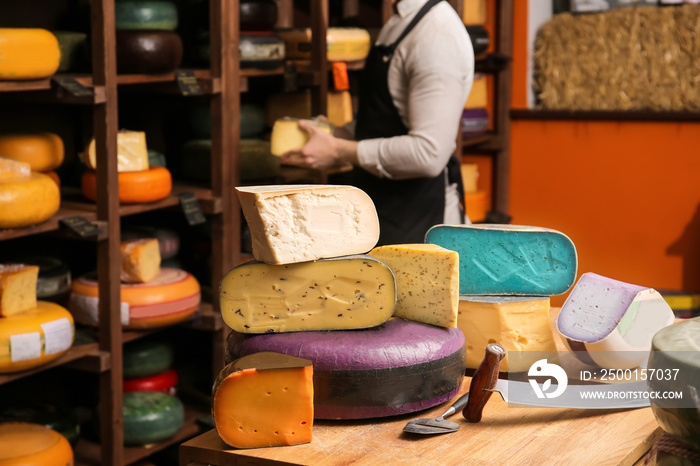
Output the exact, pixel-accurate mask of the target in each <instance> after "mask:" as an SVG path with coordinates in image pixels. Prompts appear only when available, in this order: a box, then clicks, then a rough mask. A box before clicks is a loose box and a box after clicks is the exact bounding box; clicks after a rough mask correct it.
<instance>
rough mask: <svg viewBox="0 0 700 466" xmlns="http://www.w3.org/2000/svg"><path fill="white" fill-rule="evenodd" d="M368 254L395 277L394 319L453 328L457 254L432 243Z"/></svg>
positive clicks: (457, 303) (457, 286) (457, 287)
mask: <svg viewBox="0 0 700 466" xmlns="http://www.w3.org/2000/svg"><path fill="white" fill-rule="evenodd" d="M369 255H370V256H372V257H375V258H377V259H379V260H380V261H382V262H383V263H385V264H386V265H388V266H389V268H390V269H391V271H392V272H393V273H394V277H395V278H396V310H395V311H394V316H396V317H401V318H403V319H407V320H414V321H417V322H423V323H426V324H431V325H436V326H438V327H446V328H455V327H457V310H458V307H459V255H458V254H457V253H456V252H454V251H450V250H448V249H445V248H443V247H441V246H436V245H434V244H395V245H389V246H380V247H377V248H374V249H372V250H371V251H370V252H369Z"/></svg>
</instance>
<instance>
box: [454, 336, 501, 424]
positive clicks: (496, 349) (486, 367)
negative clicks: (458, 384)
mask: <svg viewBox="0 0 700 466" xmlns="http://www.w3.org/2000/svg"><path fill="white" fill-rule="evenodd" d="M505 357H506V350H505V348H503V347H502V346H501V345H497V344H496V343H490V344H489V345H487V346H486V355H485V356H484V360H483V361H481V364H479V367H477V369H476V372H474V376H473V377H472V383H471V385H470V386H469V401H467V406H465V407H464V409H463V410H462V415H463V416H464V418H465V419H466V420H467V421H469V422H479V421H481V412H482V411H483V410H484V406H485V405H486V402H487V401H489V398H490V397H491V392H490V391H489V389H493V388H494V387H495V386H496V381H497V380H498V369H499V368H500V366H501V361H503V358H505Z"/></svg>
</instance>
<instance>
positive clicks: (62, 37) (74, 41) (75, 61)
mask: <svg viewBox="0 0 700 466" xmlns="http://www.w3.org/2000/svg"><path fill="white" fill-rule="evenodd" d="M51 33H52V34H53V35H54V36H56V39H58V47H59V48H60V49H61V64H60V65H59V66H58V70H57V71H58V72H61V73H65V72H68V71H76V70H80V69H82V68H83V67H84V66H85V63H86V62H88V60H89V56H88V45H87V37H88V36H87V34H85V33H84V32H73V31H51Z"/></svg>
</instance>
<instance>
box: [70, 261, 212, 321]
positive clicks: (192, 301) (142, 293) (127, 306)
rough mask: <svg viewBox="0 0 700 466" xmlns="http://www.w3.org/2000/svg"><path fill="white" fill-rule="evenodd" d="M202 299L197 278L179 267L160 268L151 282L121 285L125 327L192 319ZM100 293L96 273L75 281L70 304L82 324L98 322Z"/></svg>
mask: <svg viewBox="0 0 700 466" xmlns="http://www.w3.org/2000/svg"><path fill="white" fill-rule="evenodd" d="M200 300H201V295H200V287H199V283H198V282H197V280H196V279H195V278H194V277H193V276H192V275H190V274H189V273H187V272H185V271H183V270H177V269H166V268H163V269H161V272H160V275H159V276H158V277H156V278H155V279H154V280H151V281H150V282H148V283H134V284H126V283H122V285H121V303H122V305H121V313H122V325H123V327H124V328H129V329H137V328H152V327H162V326H166V325H172V324H176V323H178V322H182V321H184V320H187V319H189V318H190V317H192V315H193V314H194V313H195V312H196V311H197V309H199V303H200ZM98 305H99V294H98V288H97V279H96V276H95V275H94V274H90V275H86V276H83V277H80V278H78V279H76V280H74V281H73V285H72V293H71V297H70V304H69V308H70V310H71V312H72V313H73V315H74V316H75V319H76V320H77V321H78V322H80V323H81V324H85V325H92V326H97V325H98V323H99V315H98Z"/></svg>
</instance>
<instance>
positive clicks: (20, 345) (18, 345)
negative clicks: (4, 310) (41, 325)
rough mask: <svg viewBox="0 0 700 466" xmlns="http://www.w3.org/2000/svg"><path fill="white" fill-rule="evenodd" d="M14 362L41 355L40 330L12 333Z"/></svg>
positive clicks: (11, 347) (11, 352)
mask: <svg viewBox="0 0 700 466" xmlns="http://www.w3.org/2000/svg"><path fill="white" fill-rule="evenodd" d="M10 356H11V358H12V362H18V361H26V360H27V359H36V358H39V357H41V334H40V333H39V332H31V333H21V334H19V335H10Z"/></svg>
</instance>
